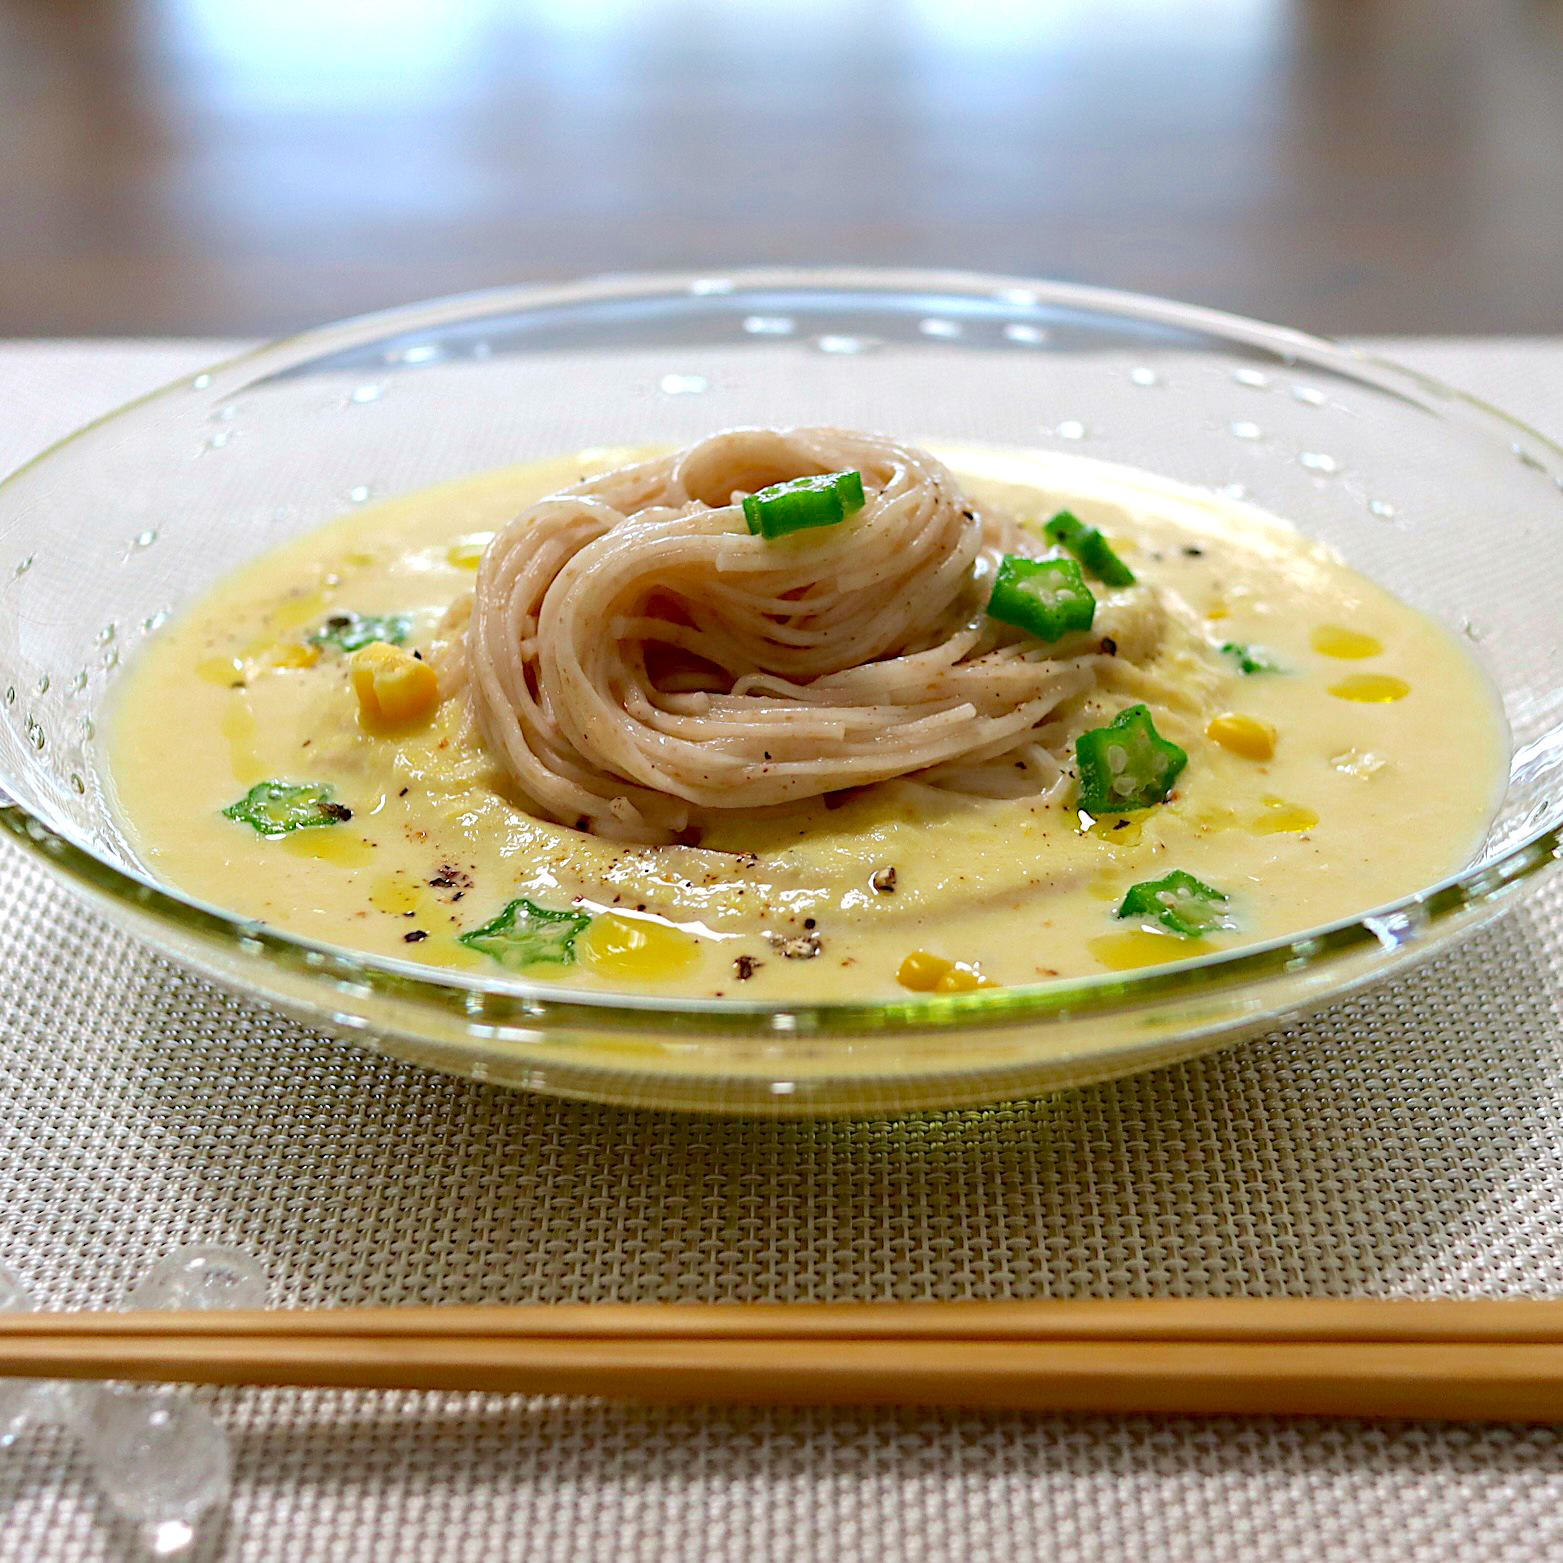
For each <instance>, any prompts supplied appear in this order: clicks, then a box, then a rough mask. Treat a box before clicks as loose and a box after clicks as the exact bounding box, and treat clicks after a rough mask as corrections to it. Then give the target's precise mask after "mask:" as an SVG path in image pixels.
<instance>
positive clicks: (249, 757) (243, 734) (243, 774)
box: [222, 694, 266, 787]
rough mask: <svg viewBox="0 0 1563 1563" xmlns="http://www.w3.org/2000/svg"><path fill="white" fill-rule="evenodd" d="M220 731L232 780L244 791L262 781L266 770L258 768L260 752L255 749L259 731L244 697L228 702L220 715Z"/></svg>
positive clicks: (259, 765) (248, 701)
mask: <svg viewBox="0 0 1563 1563" xmlns="http://www.w3.org/2000/svg"><path fill="white" fill-rule="evenodd" d="M222 731H223V737H224V738H226V739H227V740H228V763H229V764H230V765H231V766H232V767H233V774H234V779H235V780H236V781H238V782H239V783H240V784H241V785H242V786H245V787H253V786H254V785H255V783H256V782H258V781H265V780H266V767H265V766H264V765H263V764H261V757H260V751H259V750H258V749H257V748H256V745H255V739H256V735H257V733H258V731H259V727H258V724H257V723H256V721H255V709H254V707H253V706H251V704H250V698H249V696H248V695H243V694H235V696H234V697H233V698H231V699H230V700H229V701H228V709H227V710H226V711H224V712H223V729H222Z"/></svg>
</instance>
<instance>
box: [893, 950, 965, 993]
mask: <svg viewBox="0 0 1563 1563" xmlns="http://www.w3.org/2000/svg"><path fill="white" fill-rule="evenodd" d="M954 968H955V962H954V961H947V960H945V959H944V957H943V956H942V955H930V954H929V953H928V951H927V950H913V951H912V953H911V954H910V955H908V956H907V958H906V959H905V960H904V961H902V962H901V969H900V970H899V971H898V972H897V973H896V974H895V980H896V981H897V982H899V983H900V984H901V986H902V987H903V988H910V989H911V990H912V992H913V993H932V992H933V991H934V989H935V988H936V987H937V986H938V985H939V979H940V978H941V977H942V976H944V974H945V973H946V972H948V971H953V970H954Z"/></svg>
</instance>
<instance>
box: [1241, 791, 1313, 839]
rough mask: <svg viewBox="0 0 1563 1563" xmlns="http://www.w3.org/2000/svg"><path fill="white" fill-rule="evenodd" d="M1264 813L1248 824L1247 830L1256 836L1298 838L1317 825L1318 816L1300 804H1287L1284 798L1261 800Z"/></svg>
mask: <svg viewBox="0 0 1563 1563" xmlns="http://www.w3.org/2000/svg"><path fill="white" fill-rule="evenodd" d="M1259 801H1260V802H1261V803H1262V804H1263V805H1264V813H1263V814H1260V815H1257V816H1256V817H1255V818H1254V819H1253V820H1251V821H1250V822H1249V829H1250V830H1252V831H1253V833H1254V834H1255V835H1256V836H1280V835H1293V836H1300V835H1302V833H1303V832H1304V831H1307V830H1312V829H1313V827H1314V826H1315V825H1317V824H1318V823H1319V816H1318V815H1317V814H1315V813H1314V812H1313V810H1312V809H1305V808H1304V807H1303V806H1302V804H1300V803H1288V802H1287V801H1286V799H1285V798H1261V799H1260V800H1259Z"/></svg>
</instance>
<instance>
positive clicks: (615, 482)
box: [440, 428, 1116, 843]
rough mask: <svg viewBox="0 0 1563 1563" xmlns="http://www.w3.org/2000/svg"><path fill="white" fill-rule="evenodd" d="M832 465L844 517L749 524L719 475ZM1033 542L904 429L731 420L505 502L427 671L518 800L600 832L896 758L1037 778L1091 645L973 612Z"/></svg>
mask: <svg viewBox="0 0 1563 1563" xmlns="http://www.w3.org/2000/svg"><path fill="white" fill-rule="evenodd" d="M844 470H856V471H858V472H861V474H862V478H863V484H864V489H865V494H866V504H865V505H864V507H863V508H862V509H861V510H860V511H858V512H857V513H856V514H854V515H852V516H850V517H849V518H848V519H847V520H846V521H845V522H844V523H842V524H839V525H836V526H830V527H824V528H819V529H815V530H809V531H805V532H802V533H799V534H795V535H792V536H788V537H784V538H779V539H766V538H763V537H758V536H752V535H751V534H750V533H749V531H748V529H747V527H746V524H745V521H744V516H743V511H742V504H741V502H742V499H743V497H744V495H746V494H752V493H755V492H757V491H758V490H760V489H762V488H765V487H767V486H768V485H771V484H774V483H777V482H780V481H785V480H787V479H791V478H796V477H800V476H805V475H814V474H822V473H831V472H839V471H844ZM1046 551H1047V550H1046V547H1045V545H1043V544H1042V542H1041V541H1040V540H1039V539H1037V538H1036V537H1033V536H1032V535H1031V534H1029V533H1027V532H1025V531H1024V530H1022V529H1021V528H1020V527H1019V526H1017V525H1016V524H1015V523H1014V522H1013V521H1011V520H1010V519H1008V518H1007V517H1005V516H1003V515H1002V514H998V513H995V512H992V511H985V512H979V511H978V510H977V509H976V508H975V507H974V506H972V505H971V504H970V503H969V502H968V501H967V500H966V499H964V498H963V496H962V494H961V493H960V491H959V488H958V487H957V485H956V483H955V480H954V479H953V478H952V477H951V475H950V473H949V472H948V471H946V469H945V468H944V467H943V466H942V465H941V464H940V463H939V462H938V461H936V460H935V459H934V458H933V457H932V456H930V455H928V454H927V453H926V452H924V451H921V450H918V449H915V448H914V447H911V446H907V445H902V444H898V443H896V442H895V441H892V440H889V439H884V438H880V437H876V436H872V435H867V434H858V433H850V432H847V431H844V430H839V429H828V428H811V429H793V430H789V431H786V432H778V431H772V430H760V429H744V430H735V431H731V432H727V433H723V434H718V435H715V436H713V437H711V438H709V439H706V440H703V441H701V442H700V443H699V444H696V445H694V446H691V447H690V448H689V449H687V450H685V451H683V452H681V453H678V454H676V455H672V456H666V457H662V458H659V459H656V460H653V461H648V462H643V463H641V464H639V465H636V466H632V467H627V468H624V469H621V470H620V471H617V472H613V473H609V474H607V475H606V476H604V477H599V478H593V479H590V480H588V481H585V482H582V483H579V484H577V485H575V486H574V487H573V488H570V489H568V490H565V491H564V492H562V493H559V494H556V495H553V496H551V497H549V498H546V499H543V500H541V501H539V502H538V503H537V504H534V505H533V506H531V507H530V508H529V509H528V510H526V511H525V512H523V513H522V514H521V515H519V516H517V517H516V518H515V520H514V521H512V522H511V523H510V525H509V526H508V527H506V528H505V529H504V530H503V531H502V532H500V533H499V534H498V536H497V537H496V538H495V539H494V541H493V542H492V543H491V544H490V545H489V547H488V549H487V550H486V553H485V555H484V558H483V562H482V565H481V568H480V570H479V574H478V579H477V584H476V588H475V590H474V591H473V593H472V595H471V597H470V598H467V599H464V600H462V601H460V602H458V603H457V604H456V605H455V606H454V607H453V608H452V610H451V613H450V615H449V617H448V619H447V622H446V632H447V635H448V636H449V640H448V643H447V649H446V652H445V655H444V657H443V659H442V662H441V666H440V674H441V681H442V683H443V684H444V685H445V686H446V688H447V689H448V690H451V691H453V692H454V691H459V690H461V689H463V688H464V689H465V692H466V698H467V700H468V702H469V705H470V710H471V713H472V716H473V718H474V720H475V722H476V725H477V728H478V731H479V732H480V734H481V735H482V738H483V740H484V743H485V745H486V747H487V749H488V750H489V752H490V753H491V755H492V756H493V757H494V758H495V759H496V760H497V761H498V762H499V763H500V764H501V766H502V767H503V769H504V771H505V772H506V773H507V775H508V778H509V782H510V784H511V786H512V787H513V788H514V790H515V791H516V793H517V794H518V795H519V798H520V801H521V802H522V803H523V804H524V806H525V807H527V808H528V809H529V810H531V811H532V812H534V813H536V814H538V815H541V816H543V817H545V818H549V819H553V820H556V821H558V822H561V823H564V824H570V825H576V826H578V827H579V828H582V829H587V830H590V831H592V832H594V833H596V834H598V835H603V836H609V837H613V838H616V839H621V840H627V841H637V842H644V843H657V842H668V841H673V840H676V839H680V838H681V837H682V838H685V839H688V837H689V836H690V834H691V833H698V832H699V830H700V829H701V828H702V826H703V824H705V823H706V822H708V821H709V820H711V819H712V818H713V817H718V816H722V817H731V811H733V810H750V811H752V810H756V809H769V808H774V807H776V806H779V805H786V804H790V803H796V802H798V801H800V800H803V799H808V798H814V797H819V796H820V795H822V794H828V793H832V792H836V791H839V790H841V789H845V788H851V787H859V786H864V785H867V784H870V783H875V782H883V781H886V780H889V779H891V778H895V777H906V776H916V777H917V778H918V779H919V780H921V781H926V782H929V783H932V784H934V785H937V786H942V787H945V788H949V789H953V790H956V791H961V792H969V793H972V794H979V795H984V796H1012V795H1015V794H1017V793H1018V792H1027V793H1031V794H1036V795H1043V794H1046V793H1048V792H1049V791H1050V790H1052V789H1053V788H1055V787H1056V786H1057V785H1059V783H1060V778H1061V766H1060V757H1061V756H1062V755H1063V754H1064V753H1065V751H1066V747H1067V743H1068V740H1069V737H1070V736H1071V735H1070V734H1069V732H1068V731H1067V722H1066V721H1063V720H1061V716H1063V715H1064V714H1065V713H1064V710H1063V708H1065V707H1066V706H1067V705H1068V703H1069V702H1072V701H1073V702H1077V703H1078V697H1080V696H1082V695H1084V694H1086V693H1087V692H1088V691H1090V690H1091V689H1092V688H1093V687H1094V686H1095V684H1096V681H1097V677H1098V673H1099V671H1100V669H1101V667H1102V665H1103V664H1104V663H1106V662H1107V661H1108V660H1109V656H1108V654H1107V653H1105V652H1104V650H1103V649H1102V645H1101V641H1100V637H1099V636H1088V637H1080V636H1075V637H1072V638H1071V640H1070V641H1067V642H1062V643H1060V644H1058V645H1047V644H1043V643H1041V642H1039V641H1038V640H1036V639H1034V638H1032V637H1031V636H1028V635H1025V634H1023V633H1021V632H1019V631H1016V630H1014V629H1011V628H1009V627H1008V626H1006V625H1004V624H1000V623H997V622H995V621H993V620H991V619H990V618H988V617H987V615H986V614H985V613H984V611H983V610H984V607H985V605H986V602H987V599H988V595H989V592H990V591H991V588H992V581H993V575H994V572H995V571H996V569H997V566H998V562H999V560H1000V558H1001V556H1002V555H1004V554H1006V553H1025V554H1034V555H1040V554H1043V553H1045V552H1046ZM1108 646H1109V648H1110V649H1116V647H1112V646H1111V643H1110V642H1109V643H1108Z"/></svg>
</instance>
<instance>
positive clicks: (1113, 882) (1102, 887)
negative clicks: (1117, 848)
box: [1085, 874, 1129, 901]
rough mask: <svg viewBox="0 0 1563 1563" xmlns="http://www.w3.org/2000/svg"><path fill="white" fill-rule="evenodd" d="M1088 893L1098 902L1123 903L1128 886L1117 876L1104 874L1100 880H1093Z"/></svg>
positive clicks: (1087, 887)
mask: <svg viewBox="0 0 1563 1563" xmlns="http://www.w3.org/2000/svg"><path fill="white" fill-rule="evenodd" d="M1085 888H1086V893H1087V894H1088V895H1089V896H1090V897H1091V898H1092V899H1093V900H1096V901H1121V900H1122V899H1123V893H1124V891H1125V890H1127V889H1128V888H1129V887H1128V884H1127V882H1126V881H1125V880H1122V879H1119V878H1118V877H1117V876H1116V875H1112V874H1103V875H1102V877H1101V878H1100V879H1093V880H1092V881H1091V882H1090V884H1088V885H1087V886H1086V887H1085Z"/></svg>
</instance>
